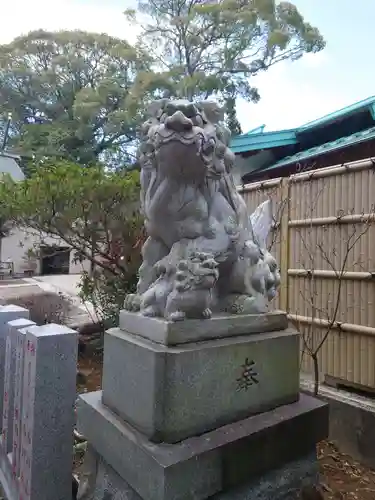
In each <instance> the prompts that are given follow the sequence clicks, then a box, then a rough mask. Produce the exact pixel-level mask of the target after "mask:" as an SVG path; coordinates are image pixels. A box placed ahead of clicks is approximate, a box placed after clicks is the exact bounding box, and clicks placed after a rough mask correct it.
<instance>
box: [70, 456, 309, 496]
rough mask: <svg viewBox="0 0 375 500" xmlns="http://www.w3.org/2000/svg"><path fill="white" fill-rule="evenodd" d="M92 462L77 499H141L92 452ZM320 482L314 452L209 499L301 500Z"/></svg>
mask: <svg viewBox="0 0 375 500" xmlns="http://www.w3.org/2000/svg"><path fill="white" fill-rule="evenodd" d="M89 453H91V454H92V457H90V461H91V462H92V463H93V462H94V461H95V465H94V468H93V469H92V471H93V472H94V474H92V475H91V477H90V480H89V481H87V482H85V483H82V486H81V487H80V491H79V496H78V498H79V500H108V499H111V500H142V497H140V496H139V495H138V493H137V492H136V491H135V490H133V488H132V487H131V486H130V485H129V484H128V483H127V482H126V481H125V480H124V479H122V478H121V477H120V476H119V475H118V474H117V472H116V471H115V470H114V469H113V468H112V467H111V466H110V465H108V464H107V463H106V462H105V461H104V460H103V459H101V458H100V457H99V456H98V455H97V454H96V452H95V451H94V450H90V451H89ZM318 483H319V465H318V460H317V457H316V451H315V449H314V450H312V451H311V453H310V454H308V455H306V456H304V457H302V458H300V459H298V460H294V461H292V462H288V463H287V464H285V465H284V466H283V467H280V468H278V469H276V470H273V471H270V472H268V473H266V474H264V475H263V476H261V477H259V478H258V479H256V480H253V481H251V482H250V483H248V484H244V485H242V486H240V487H238V488H234V489H232V490H227V491H226V492H221V493H217V494H215V495H213V496H211V497H210V500H286V499H287V500H301V491H302V489H303V488H305V487H311V486H315V485H317V484H318Z"/></svg>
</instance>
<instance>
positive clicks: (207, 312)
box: [202, 307, 212, 319]
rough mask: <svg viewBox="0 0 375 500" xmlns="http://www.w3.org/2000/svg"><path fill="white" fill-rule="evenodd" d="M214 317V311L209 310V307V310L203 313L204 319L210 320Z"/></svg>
mask: <svg viewBox="0 0 375 500" xmlns="http://www.w3.org/2000/svg"><path fill="white" fill-rule="evenodd" d="M211 317H212V311H211V309H209V308H208V307H207V309H205V310H204V311H203V312H202V318H203V319H210V318H211Z"/></svg>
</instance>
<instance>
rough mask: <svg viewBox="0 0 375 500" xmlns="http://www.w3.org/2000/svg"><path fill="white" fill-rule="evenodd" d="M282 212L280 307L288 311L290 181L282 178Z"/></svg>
mask: <svg viewBox="0 0 375 500" xmlns="http://www.w3.org/2000/svg"><path fill="white" fill-rule="evenodd" d="M280 189H281V200H280V202H281V203H282V212H281V216H280V221H279V222H280V262H279V265H280V274H281V285H280V292H279V294H280V295H279V296H280V301H279V303H280V309H281V310H283V311H287V312H288V307H289V300H288V269H289V236H290V235H289V226H288V223H289V212H290V199H289V195H290V181H289V178H284V179H282V181H281V187H280Z"/></svg>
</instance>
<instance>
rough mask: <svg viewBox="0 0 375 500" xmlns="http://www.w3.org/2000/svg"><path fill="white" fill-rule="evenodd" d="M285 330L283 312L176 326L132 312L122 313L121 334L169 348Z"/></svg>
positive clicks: (177, 323) (178, 322)
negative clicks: (134, 336)
mask: <svg viewBox="0 0 375 500" xmlns="http://www.w3.org/2000/svg"><path fill="white" fill-rule="evenodd" d="M286 328H288V319H287V315H286V313H285V312H282V311H272V312H269V313H266V314H238V315H235V314H230V315H225V314H217V315H215V316H213V317H212V318H211V319H209V320H202V319H188V320H186V321H177V322H174V321H167V320H165V319H163V318H150V317H148V316H143V315H142V314H140V313H134V312H129V311H121V312H120V329H121V330H124V331H125V332H127V333H131V334H133V335H137V336H139V337H143V338H145V339H148V340H151V341H152V342H157V343H158V344H164V345H168V346H172V345H179V344H187V343H190V342H201V341H202V340H214V339H219V338H224V337H236V336H238V335H250V334H252V333H263V332H273V331H277V330H279V331H280V330H285V329H286Z"/></svg>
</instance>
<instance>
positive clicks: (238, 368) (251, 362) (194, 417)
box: [102, 329, 299, 443]
mask: <svg viewBox="0 0 375 500" xmlns="http://www.w3.org/2000/svg"><path fill="white" fill-rule="evenodd" d="M102 389H103V403H104V404H106V405H107V406H108V407H109V408H111V409H112V410H113V411H114V412H115V413H117V414H119V415H120V416H121V417H122V418H123V419H124V420H126V421H127V422H129V423H130V424H131V425H133V426H134V427H136V428H137V429H138V430H140V431H141V432H143V433H144V434H145V435H146V436H147V437H148V438H150V439H151V440H152V441H155V442H163V441H164V442H167V443H174V442H177V441H181V440H182V439H186V438H187V437H190V436H194V435H199V434H202V433H203V432H207V431H209V430H212V429H214V428H216V427H220V426H222V425H225V424H228V423H231V422H233V421H235V420H240V419H242V418H245V417H248V416H250V415H254V414H255V413H260V412H262V411H267V410H270V409H272V408H276V407H277V406H280V405H282V404H287V403H293V402H294V401H296V400H297V399H298V396H299V334H298V332H297V331H296V330H294V329H287V330H283V331H281V332H269V333H262V334H258V335H255V334H254V335H248V336H240V337H228V338H224V339H217V340H210V341H206V342H198V343H191V344H181V345H179V346H175V347H167V346H164V345H161V344H157V343H155V342H150V341H149V340H146V339H142V338H140V337H136V336H134V335H129V334H127V333H125V332H124V331H122V330H120V329H113V330H109V331H108V332H106V334H105V338H104V360H103V381H102Z"/></svg>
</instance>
